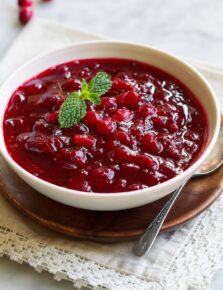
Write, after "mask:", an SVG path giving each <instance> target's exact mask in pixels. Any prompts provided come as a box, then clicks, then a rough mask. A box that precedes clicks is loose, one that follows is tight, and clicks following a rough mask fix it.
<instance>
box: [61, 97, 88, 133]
mask: <svg viewBox="0 0 223 290" xmlns="http://www.w3.org/2000/svg"><path fill="white" fill-rule="evenodd" d="M85 114H86V104H85V101H84V100H83V99H82V98H81V97H80V95H79V94H78V93H71V94H70V95H69V96H68V97H67V98H66V100H65V101H64V103H63V105H62V106H61V107H60V110H59V123H60V127H61V128H69V127H72V126H73V125H75V124H77V123H79V122H80V120H81V119H82V118H83V117H84V116H85Z"/></svg>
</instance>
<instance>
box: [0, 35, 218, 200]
mask: <svg viewBox="0 0 223 290" xmlns="http://www.w3.org/2000/svg"><path fill="white" fill-rule="evenodd" d="M102 44H104V45H121V46H125V45H127V46H131V47H132V48H134V47H135V48H141V49H143V50H145V49H146V50H148V51H150V52H151V51H152V52H154V53H158V54H160V55H161V56H164V57H166V58H169V59H170V60H171V61H174V62H176V63H178V64H180V66H184V67H185V68H186V69H188V70H189V71H191V72H192V73H193V74H194V75H196V77H197V79H198V80H199V81H200V82H203V84H204V85H205V86H206V89H207V90H208V93H209V95H210V96H211V99H212V102H213V105H214V107H215V110H216V112H217V115H216V122H215V126H214V132H213V136H212V138H211V140H210V141H209V144H208V145H205V148H204V151H203V152H202V153H201V155H200V156H199V157H198V158H197V160H195V162H194V163H193V164H192V165H191V166H189V167H188V168H187V169H186V170H185V171H183V172H182V173H180V174H179V175H177V176H175V177H173V178H171V179H169V180H167V181H165V182H162V183H160V184H157V185H154V186H151V187H148V188H145V189H138V190H133V191H126V192H112V193H99V192H84V191H79V190H75V189H69V188H66V187H62V186H59V185H56V184H53V183H51V182H48V181H45V180H43V179H41V178H39V177H37V176H35V175H33V174H31V173H30V172H28V171H27V170H25V169H24V168H23V167H21V166H20V165H19V164H18V163H17V162H16V161H14V159H13V158H12V157H11V156H10V154H9V152H8V150H7V148H6V144H5V138H4V135H3V140H2V142H0V153H1V154H2V156H3V157H4V159H5V160H6V161H7V162H8V164H9V165H10V166H11V167H15V168H16V169H17V170H18V171H19V172H20V173H21V174H23V175H27V176H28V177H29V178H30V179H31V180H32V181H34V182H37V183H42V184H44V185H46V186H49V187H51V189H54V190H56V191H59V192H61V193H62V194H64V193H65V192H66V194H69V195H70V196H71V195H73V196H75V195H77V196H79V197H83V198H84V197H90V198H94V199H102V198H105V199H111V198H115V197H116V198H118V197H122V198H125V197H131V196H135V195H137V196H139V195H140V196H141V195H144V194H148V195H149V194H150V193H151V192H152V191H154V189H155V190H158V189H159V190H160V191H162V190H165V188H166V187H168V185H171V184H174V183H177V182H179V181H180V180H181V179H182V180H183V179H184V178H186V177H187V176H188V175H189V173H190V171H194V169H196V168H197V167H199V165H201V164H202V162H203V161H204V160H205V159H206V157H207V156H208V155H209V154H210V152H211V150H212V149H213V146H214V144H215V142H216V140H217V137H218V134H219V130H220V119H221V117H220V109H219V106H218V100H217V97H216V95H215V92H214V91H213V89H212V87H211V86H210V84H209V83H208V81H207V80H206V79H205V77H204V76H203V75H202V74H201V73H200V72H199V71H197V70H196V69H195V68H194V67H193V66H192V65H190V64H189V63H187V62H186V61H184V60H182V59H181V58H179V57H177V56H175V55H173V54H171V53H169V52H165V51H163V50H161V49H158V48H155V47H153V46H150V45H147V44H142V43H137V42H129V41H120V40H88V41H80V42H77V43H73V44H69V45H64V46H62V47H60V48H57V49H54V50H51V51H48V52H46V53H42V54H40V55H38V56H36V57H33V58H31V59H30V60H29V61H27V62H25V63H24V64H23V65H21V66H19V67H18V68H17V69H16V70H15V71H14V72H13V73H12V74H11V75H10V76H9V77H8V78H7V79H6V80H5V81H4V83H3V84H2V85H1V88H0V91H1V90H3V89H4V87H5V86H7V83H8V82H10V80H11V79H13V78H14V77H15V76H16V75H17V74H18V73H19V72H20V70H23V69H24V68H25V67H26V66H28V65H31V64H32V63H35V62H38V61H39V60H41V59H42V58H47V57H48V56H50V55H52V54H54V53H59V52H63V51H64V50H66V49H71V48H75V47H81V46H90V45H102ZM96 58H97V57H96ZM98 58H100V56H99V57H98ZM142 62H143V61H142ZM61 64H62V63H61ZM55 65H59V64H55ZM164 71H165V70H164ZM39 73H41V72H39ZM181 82H182V83H183V81H181ZM10 98H11V95H10V96H9V97H8V101H9V99H10ZM199 101H200V100H199ZM6 108H7V107H5V110H6ZM5 110H4V111H2V112H3V114H4V112H5ZM205 112H206V110H205ZM206 114H207V112H206ZM0 117H2V116H0ZM0 126H1V127H2V134H3V118H2V120H1V124H0ZM2 145H3V148H2ZM25 182H26V181H25Z"/></svg>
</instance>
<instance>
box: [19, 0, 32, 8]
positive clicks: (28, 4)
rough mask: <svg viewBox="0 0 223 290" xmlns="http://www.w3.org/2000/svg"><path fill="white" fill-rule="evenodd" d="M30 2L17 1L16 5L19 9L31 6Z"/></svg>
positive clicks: (29, 0) (30, 0)
mask: <svg viewBox="0 0 223 290" xmlns="http://www.w3.org/2000/svg"><path fill="white" fill-rule="evenodd" d="M32 4H33V3H32V0H18V5H19V6H20V7H29V6H32Z"/></svg>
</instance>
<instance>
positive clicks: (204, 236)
mask: <svg viewBox="0 0 223 290" xmlns="http://www.w3.org/2000/svg"><path fill="white" fill-rule="evenodd" d="M96 38H98V37H97V36H94V35H91V34H88V33H82V32H80V31H75V30H73V29H71V28H67V27H64V26H61V25H59V24H56V23H52V22H48V21H45V20H34V21H33V22H32V23H31V24H29V25H28V26H27V27H26V28H25V29H24V30H23V32H22V33H21V34H20V36H19V38H18V39H17V40H16V41H15V43H14V45H13V46H12V47H11V49H10V50H9V51H8V53H7V55H6V56H5V57H4V58H3V59H2V61H1V63H0V84H1V83H2V82H3V81H4V80H5V78H6V77H7V76H8V75H9V74H10V73H11V72H12V71H13V70H14V69H15V68H16V67H18V66H19V65H20V64H22V63H24V61H26V60H28V59H29V58H31V57H32V56H35V55H37V54H39V53H42V52H45V51H46V50H51V49H54V48H57V47H59V46H62V45H64V44H69V43H73V42H76V41H80V40H87V39H96ZM195 66H196V67H197V68H198V69H199V70H200V71H201V72H202V73H203V74H204V75H205V76H206V77H207V78H208V80H209V81H210V82H211V83H212V85H213V87H214V89H215V90H216V92H217V94H218V96H220V101H221V108H223V102H222V100H223V98H222V95H223V73H222V72H223V70H222V72H221V70H219V69H216V68H214V67H210V66H207V65H202V64H199V63H196V64H195ZM222 240H223V196H221V197H220V198H219V199H218V200H217V201H216V202H215V203H214V204H213V205H212V206H211V207H210V208H209V209H208V210H206V211H205V212H204V213H202V214H201V215H200V216H199V217H197V218H196V219H194V220H193V221H191V222H189V223H187V224H185V225H184V226H181V227H180V228H179V229H177V230H175V231H172V232H169V233H166V234H161V235H159V237H158V239H157V241H156V243H155V246H154V247H153V249H152V251H151V252H150V254H149V255H146V256H145V257H143V258H137V257H134V256H133V255H132V253H131V249H132V246H133V243H132V242H125V243H119V244H97V243H93V242H86V241H76V240H74V239H71V238H68V237H65V236H62V235H59V234H56V233H53V232H51V231H49V230H47V229H45V228H43V227H41V226H39V225H38V224H36V223H34V222H32V221H31V220H29V219H27V218H26V217H24V216H22V215H21V214H20V213H19V212H17V211H16V210H15V209H14V208H12V207H11V205H10V204H9V203H8V202H7V201H6V200H5V199H4V198H3V197H2V196H1V194H0V255H7V256H9V257H10V259H12V260H15V261H17V262H19V263H23V262H25V263H27V264H29V265H30V266H32V267H33V268H35V269H36V270H37V271H42V270H45V271H48V272H50V273H52V274H54V277H55V278H56V279H58V280H60V279H67V280H70V281H72V283H73V284H74V285H75V286H76V287H81V286H87V287H89V288H91V289H112V290H113V289H114V290H125V289H128V290H129V289H130V290H131V289H137V290H141V289H146V290H151V289H152V290H189V289H190V290H207V289H209V287H210V281H211V278H212V274H213V273H214V272H215V271H217V270H219V269H221V268H223V243H222Z"/></svg>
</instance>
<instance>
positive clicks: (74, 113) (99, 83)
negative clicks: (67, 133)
mask: <svg viewBox="0 0 223 290" xmlns="http://www.w3.org/2000/svg"><path fill="white" fill-rule="evenodd" d="M111 86H112V81H111V76H110V75H108V74H106V73H105V72H98V73H97V74H96V76H95V77H94V78H93V79H92V80H91V81H90V83H87V82H86V80H85V79H83V80H82V86H81V92H73V93H71V94H70V95H69V96H68V97H67V98H66V100H65V101H64V103H63V105H62V106H61V107H60V110H59V124H60V127H61V128H69V127H72V126H73V125H75V124H77V123H79V122H80V120H81V119H82V118H83V117H84V116H85V114H86V104H85V100H87V101H90V102H91V103H93V104H94V105H100V104H101V98H100V97H101V96H102V95H103V94H105V93H107V91H109V90H110V88H111Z"/></svg>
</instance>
